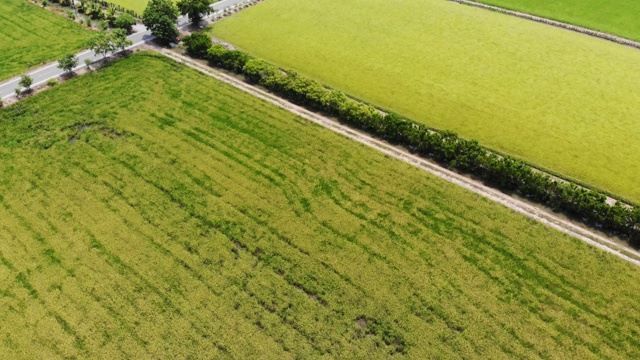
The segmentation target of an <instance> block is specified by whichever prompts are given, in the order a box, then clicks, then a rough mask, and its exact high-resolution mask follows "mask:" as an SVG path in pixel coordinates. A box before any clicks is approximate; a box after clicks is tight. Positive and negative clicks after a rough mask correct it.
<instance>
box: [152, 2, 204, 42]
mask: <svg viewBox="0 0 640 360" xmlns="http://www.w3.org/2000/svg"><path fill="white" fill-rule="evenodd" d="M213 3H214V0H178V2H177V3H176V4H174V3H173V0H151V1H150V2H149V4H147V7H146V8H145V10H144V13H143V14H142V22H143V23H144V25H145V26H146V27H147V28H148V29H149V30H151V32H152V33H153V35H154V36H155V37H156V38H158V40H159V41H160V42H162V43H164V44H169V43H171V42H174V41H175V40H176V39H177V38H178V35H179V34H180V33H179V31H178V28H177V26H176V22H177V20H178V16H179V15H180V14H182V15H186V16H188V17H189V21H190V22H191V23H192V24H193V25H194V26H198V25H199V24H200V22H201V21H202V19H203V18H204V17H205V16H207V15H209V14H211V13H212V12H213V8H212V7H211V4H213Z"/></svg>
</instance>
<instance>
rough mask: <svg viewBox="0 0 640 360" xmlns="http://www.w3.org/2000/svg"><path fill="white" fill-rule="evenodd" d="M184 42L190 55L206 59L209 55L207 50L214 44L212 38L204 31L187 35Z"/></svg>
mask: <svg viewBox="0 0 640 360" xmlns="http://www.w3.org/2000/svg"><path fill="white" fill-rule="evenodd" d="M182 42H183V43H184V45H185V46H186V48H187V53H189V55H191V56H194V57H197V58H200V59H204V58H206V57H207V51H208V50H209V48H210V47H211V46H212V45H213V43H212V42H211V38H210V37H209V36H208V35H206V34H204V33H200V32H197V33H193V34H191V35H189V36H185V37H184V38H183V39H182Z"/></svg>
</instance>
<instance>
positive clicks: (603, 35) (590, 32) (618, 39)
mask: <svg viewBox="0 0 640 360" xmlns="http://www.w3.org/2000/svg"><path fill="white" fill-rule="evenodd" d="M447 1H450V2H455V3H458V4H464V5H469V6H473V7H475V8H479V9H484V10H490V11H495V12H498V13H501V14H506V15H511V16H515V17H519V18H521V19H525V20H530V21H535V22H538V23H541V24H546V25H551V26H555V27H558V28H561V29H564V30H569V31H573V32H577V33H580V34H583V35H587V36H592V37H596V38H599V39H603V40H607V41H611V42H614V43H616V44H620V45H625V46H630V47H633V48H636V49H640V42H637V41H633V40H631V39H627V38H624V37H622V36H617V35H614V34H611V33H607V32H603V31H598V30H594V29H589V28H585V27H582V26H577V25H572V24H569V23H565V22H562V21H556V20H551V19H548V18H545V17H541V16H536V15H532V14H528V13H525V12H521V11H515V10H509V9H506V8H503V7H499V6H494V5H488V4H484V3H479V2H477V1H472V0H447Z"/></svg>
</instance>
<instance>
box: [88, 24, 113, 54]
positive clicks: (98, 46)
mask: <svg viewBox="0 0 640 360" xmlns="http://www.w3.org/2000/svg"><path fill="white" fill-rule="evenodd" d="M90 47H91V50H93V52H94V53H95V54H96V55H98V54H102V58H106V57H107V54H108V53H109V52H111V51H113V50H115V48H114V47H113V44H112V43H111V36H110V33H108V32H106V31H101V32H99V33H98V34H97V35H96V36H95V37H94V38H93V39H92V40H91V42H90Z"/></svg>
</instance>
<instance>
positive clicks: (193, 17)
mask: <svg viewBox="0 0 640 360" xmlns="http://www.w3.org/2000/svg"><path fill="white" fill-rule="evenodd" d="M213 2H214V1H213V0H179V1H178V4H177V5H178V9H179V10H180V13H182V15H187V16H188V17H189V20H190V21H191V23H192V24H193V25H195V26H198V25H199V24H200V22H201V21H202V18H203V17H205V16H206V15H209V14H211V13H212V12H213V9H212V8H211V4H213Z"/></svg>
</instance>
